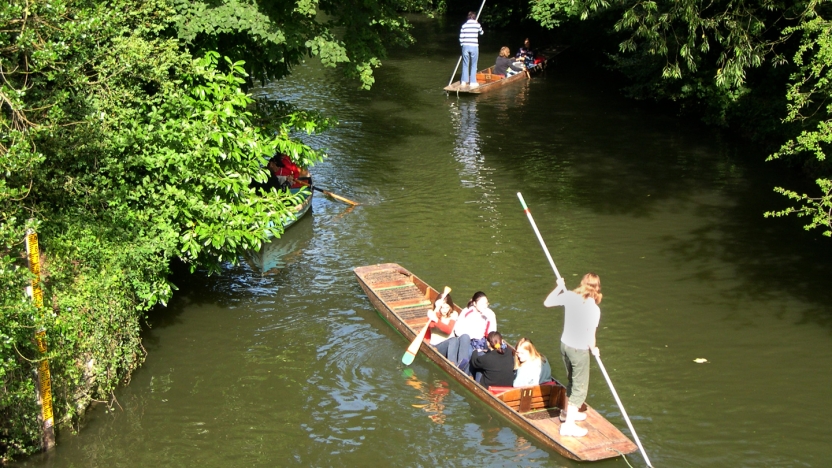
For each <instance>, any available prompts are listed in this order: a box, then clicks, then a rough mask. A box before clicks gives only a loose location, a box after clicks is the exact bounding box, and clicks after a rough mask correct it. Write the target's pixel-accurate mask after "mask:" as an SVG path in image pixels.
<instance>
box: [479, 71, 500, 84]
mask: <svg viewBox="0 0 832 468" xmlns="http://www.w3.org/2000/svg"><path fill="white" fill-rule="evenodd" d="M503 78H505V77H504V76H503V75H495V74H493V73H492V69H491V68H486V69H485V70H482V71H478V72H477V82H478V83H490V82H492V81H500V80H502V79H503Z"/></svg>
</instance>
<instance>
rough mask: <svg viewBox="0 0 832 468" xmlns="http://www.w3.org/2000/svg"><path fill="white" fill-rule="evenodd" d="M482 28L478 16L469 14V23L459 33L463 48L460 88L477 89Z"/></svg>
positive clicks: (472, 13) (460, 43) (471, 12)
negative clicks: (469, 87)
mask: <svg viewBox="0 0 832 468" xmlns="http://www.w3.org/2000/svg"><path fill="white" fill-rule="evenodd" d="M482 34H483V31H482V26H480V23H478V22H477V14H476V13H474V12H473V11H469V12H468V21H466V22H465V24H463V25H462V29H460V31H459V45H460V46H462V78H461V79H460V83H459V84H460V86H463V87H464V86H468V85H469V82H470V86H471V88H476V87H478V86H479V85H480V84H479V83H477V60H478V59H479V56H480V43H479V36H482Z"/></svg>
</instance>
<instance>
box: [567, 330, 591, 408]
mask: <svg viewBox="0 0 832 468" xmlns="http://www.w3.org/2000/svg"><path fill="white" fill-rule="evenodd" d="M560 354H561V356H563V365H564V366H566V380H567V384H566V395H567V396H568V397H569V404H570V405H573V406H577V407H580V406H581V405H583V404H584V401H586V394H587V391H588V390H589V348H587V349H576V348H573V347H571V346H567V345H565V344H563V342H561V343H560Z"/></svg>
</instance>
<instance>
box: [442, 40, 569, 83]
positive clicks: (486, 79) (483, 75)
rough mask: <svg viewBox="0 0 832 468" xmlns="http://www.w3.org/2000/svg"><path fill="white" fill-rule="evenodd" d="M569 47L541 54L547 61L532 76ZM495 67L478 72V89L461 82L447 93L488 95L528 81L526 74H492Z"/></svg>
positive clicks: (538, 66)
mask: <svg viewBox="0 0 832 468" xmlns="http://www.w3.org/2000/svg"><path fill="white" fill-rule="evenodd" d="M568 47H569V46H555V47H550V48H548V49H544V50H543V51H541V52H540V54H541V55H542V56H543V57H546V59H545V60H544V61H543V62H542V63H540V64H538V65H537V66H536V67H534V68H532V69H530V70H529V73H530V74H535V73H538V72H539V71H541V70H543V69H544V68H546V66H547V65H548V64H549V61H550V60H552V59H553V58H554V57H555V56H556V55H558V54H560V53H561V52H563V51H564V50H566V49H567V48H568ZM493 68H494V67H488V68H486V69H483V70H480V71H478V72H477V83H479V84H480V85H479V86H478V87H476V88H473V89H472V88H468V87H464V88H463V87H462V86H461V83H460V82H459V81H454V82H453V83H451V84H449V85H448V86H445V88H444V89H445V91H449V92H453V93H466V94H482V93H487V92H488V91H491V90H494V89H497V88H500V87H502V86H505V85H507V84H509V83H516V82H518V81H520V80H526V79H528V77H527V76H526V74H525V73H523V72H520V73H518V74H516V75H511V76H507V77H505V78H503V77H502V76H500V75H495V74H493V73H492V69H493Z"/></svg>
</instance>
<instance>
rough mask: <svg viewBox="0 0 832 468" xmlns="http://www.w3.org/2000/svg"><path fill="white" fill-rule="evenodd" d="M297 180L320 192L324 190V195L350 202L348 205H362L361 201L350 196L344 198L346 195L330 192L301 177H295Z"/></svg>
mask: <svg viewBox="0 0 832 468" xmlns="http://www.w3.org/2000/svg"><path fill="white" fill-rule="evenodd" d="M295 182H297V183H299V184H301V185H305V186H307V187H309V188H311V189H312V190H317V191H319V192H322V193H323V194H324V195H326V196H329V197H332V198H334V199H336V200H338V201H341V202H344V203H346V204H348V205H352V206H357V205H360V203H358V202H354V201H352V200H350V199H349V198H344V197H342V196H340V195H336V194H334V193H332V192H330V191H329V190H324V189H322V188H320V187H316V186H314V185H312V184H310V183H309V182H306V181H303V180H299V179H295Z"/></svg>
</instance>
